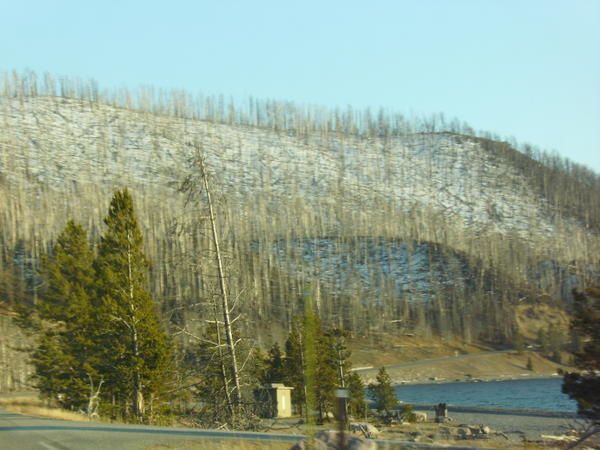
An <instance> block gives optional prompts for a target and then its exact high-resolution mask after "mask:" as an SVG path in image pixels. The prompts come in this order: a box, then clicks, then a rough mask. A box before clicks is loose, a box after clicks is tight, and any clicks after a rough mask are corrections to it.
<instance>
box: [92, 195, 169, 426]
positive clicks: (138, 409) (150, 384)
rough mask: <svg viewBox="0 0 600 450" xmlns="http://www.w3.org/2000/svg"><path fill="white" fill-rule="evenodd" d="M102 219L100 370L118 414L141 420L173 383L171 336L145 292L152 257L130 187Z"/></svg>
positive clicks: (117, 198)
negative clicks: (146, 252)
mask: <svg viewBox="0 0 600 450" xmlns="http://www.w3.org/2000/svg"><path fill="white" fill-rule="evenodd" d="M104 223H105V224H106V231H105V233H104V235H103V236H102V238H101V241H100V245H99V248H98V258H97V260H96V268H97V272H98V294H99V298H100V312H101V315H102V319H103V320H104V328H105V329H104V330H103V343H102V344H103V348H104V349H105V354H104V355H103V356H104V366H103V367H102V370H103V372H104V373H105V374H106V381H107V388H108V389H109V390H110V392H111V397H113V398H114V399H115V401H116V402H117V403H118V404H119V405H120V411H119V412H120V413H121V414H123V415H125V416H128V415H132V416H133V417H134V418H136V419H137V420H141V419H142V418H144V417H145V416H147V414H146V407H147V406H148V404H149V406H150V413H152V406H153V403H154V402H155V401H156V400H157V399H158V397H159V396H160V394H161V393H162V392H163V391H164V389H165V386H166V385H167V383H168V381H169V377H170V374H171V370H170V369H171V354H170V345H169V339H168V336H167V334H166V333H165V331H164V329H163V327H162V326H161V323H160V321H159V317H158V314H157V310H156V307H155V304H154V302H153V300H152V298H151V296H150V294H149V293H148V291H147V273H148V269H149V261H148V259H147V258H146V256H145V255H144V252H143V239H142V232H141V230H140V228H139V226H138V224H137V220H136V217H135V214H134V210H133V200H132V198H131V195H130V194H129V192H128V191H127V189H124V190H121V191H117V192H115V194H114V196H113V198H112V200H111V203H110V207H109V212H108V215H107V217H106V218H105V219H104ZM130 406H131V410H130V409H129V407H130ZM130 411H131V413H130Z"/></svg>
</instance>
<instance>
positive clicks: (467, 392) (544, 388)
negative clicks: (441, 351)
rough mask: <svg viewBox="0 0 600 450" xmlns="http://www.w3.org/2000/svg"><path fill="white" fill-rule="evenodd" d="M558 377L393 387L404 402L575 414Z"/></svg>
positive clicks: (575, 405) (572, 403) (572, 404)
mask: <svg viewBox="0 0 600 450" xmlns="http://www.w3.org/2000/svg"><path fill="white" fill-rule="evenodd" d="M561 385H562V378H560V377H556V378H542V379H531V380H506V381H486V382H479V383H473V382H471V383H459V382H456V383H440V384H416V385H398V386H396V397H398V399H399V400H402V401H403V402H405V403H414V404H437V403H442V402H443V403H448V404H449V405H459V406H478V407H487V408H499V409H530V410H531V409H533V410H543V411H558V412H575V411H576V410H577V404H576V403H575V402H574V401H573V400H571V399H570V398H569V397H568V396H567V395H565V394H563V393H562V392H561Z"/></svg>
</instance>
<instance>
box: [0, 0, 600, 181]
mask: <svg viewBox="0 0 600 450" xmlns="http://www.w3.org/2000/svg"><path fill="white" fill-rule="evenodd" d="M0 12H1V16H2V21H1V24H2V25H1V26H0V70H13V69H16V70H24V69H33V70H35V71H38V72H45V71H48V72H51V73H53V74H55V75H68V76H78V77H83V78H94V79H96V80H97V81H98V82H99V83H100V85H101V87H121V86H127V87H131V88H135V87H137V86H139V85H153V86H156V87H164V88H185V89H186V90H189V91H191V92H203V93H206V94H220V93H223V94H225V95H232V96H234V97H238V98H243V97H245V96H247V95H254V96H256V97H261V98H277V99H282V100H284V99H286V100H294V101H298V102H300V103H309V104H320V105H326V106H343V107H345V106H346V105H348V104H350V105H352V106H356V107H364V106H372V107H379V106H383V107H386V108H389V109H392V110H395V111H399V112H403V113H405V114H407V115H410V114H415V115H421V114H429V113H436V112H443V113H444V114H445V115H446V116H447V117H457V118H459V119H460V120H464V121H466V122H468V123H469V124H471V125H472V126H473V127H474V128H475V129H478V130H488V131H491V132H493V133H497V134H499V135H501V136H514V137H515V138H516V139H517V140H518V141H519V142H530V143H532V144H534V145H537V146H539V147H541V148H544V149H546V150H556V151H558V152H559V153H560V154H561V155H564V156H568V157H569V158H571V159H573V160H575V161H577V162H582V163H584V164H587V165H588V166H590V167H591V168H593V169H595V170H596V172H600V0H568V1H557V0H544V1H536V0H520V1H512V0H501V1H500V0H498V1H494V0H452V1H450V0H447V1H444V0H420V1H417V0H412V1H399V0H396V1H394V0H390V1H376V0H370V1H360V2H359V1H352V0H345V1H325V0H321V1H313V0H303V1H297V2H291V1H284V0H279V1H262V0H254V1H232V0H210V1H189V2H184V1H173V0H171V1H169V2H157V1H151V0H145V1H137V0H136V1H134V0H121V1H118V2H113V1H108V0H105V1H102V2H91V1H87V2H85V1H81V0H80V1H48V0H47V1H27V2H18V1H9V0H0Z"/></svg>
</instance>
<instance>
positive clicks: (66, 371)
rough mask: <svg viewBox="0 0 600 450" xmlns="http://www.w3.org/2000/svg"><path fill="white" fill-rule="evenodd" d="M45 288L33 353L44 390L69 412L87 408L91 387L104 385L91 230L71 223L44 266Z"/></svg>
mask: <svg viewBox="0 0 600 450" xmlns="http://www.w3.org/2000/svg"><path fill="white" fill-rule="evenodd" d="M41 276H42V279H43V281H44V285H45V289H44V291H43V292H42V295H41V296H40V300H39V302H38V303H37V305H36V312H37V313H38V317H39V319H40V324H39V325H40V328H41V330H40V334H39V335H38V345H37V349H36V350H35V351H34V353H33V355H32V362H33V365H34V367H35V371H36V379H37V385H38V388H39V390H40V392H41V393H42V394H43V395H45V396H47V397H49V398H54V399H57V400H58V401H59V403H60V404H61V405H62V406H63V407H66V408H71V409H80V408H83V407H84V406H85V405H86V403H87V402H88V400H89V385H90V383H94V380H96V384H97V383H98V379H99V378H100V375H99V373H98V370H97V368H98V356H99V355H98V348H97V345H96V337H97V333H98V322H97V320H96V315H95V314H94V311H93V305H92V299H93V282H94V269H93V253H92V251H91V249H90V247H89V244H88V241H87V236H86V233H85V231H84V230H83V228H82V227H81V226H80V225H77V224H75V223H74V222H73V221H69V222H68V223H67V225H66V227H65V229H64V230H63V232H62V233H61V234H60V235H59V237H58V238H57V241H56V244H55V245H54V248H53V250H52V252H51V254H50V255H48V256H47V257H45V258H44V259H43V262H42V267H41Z"/></svg>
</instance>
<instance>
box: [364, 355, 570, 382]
mask: <svg viewBox="0 0 600 450" xmlns="http://www.w3.org/2000/svg"><path fill="white" fill-rule="evenodd" d="M355 367H356V366H355ZM385 367H386V370H387V372H388V374H389V375H390V377H391V379H392V382H393V383H394V384H423V383H426V384H430V383H443V382H446V383H448V382H480V381H500V380H521V379H539V378H553V377H554V378H557V377H560V375H559V372H561V371H569V370H572V368H571V367H569V366H566V365H563V364H558V363H556V362H554V361H551V360H549V359H547V358H544V357H543V356H541V355H539V354H538V353H536V352H532V351H524V352H516V351H512V350H508V351H481V352H476V353H467V354H460V353H454V354H453V355H451V356H441V357H437V358H430V359H421V360H414V361H407V362H402V363H395V364H386V365H385ZM355 370H356V372H357V373H358V374H359V375H361V377H362V378H363V380H364V381H365V382H366V383H370V382H372V381H374V380H375V376H376V375H377V371H378V370H379V367H377V366H374V365H364V364H363V365H362V366H358V368H357V369H355Z"/></svg>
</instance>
